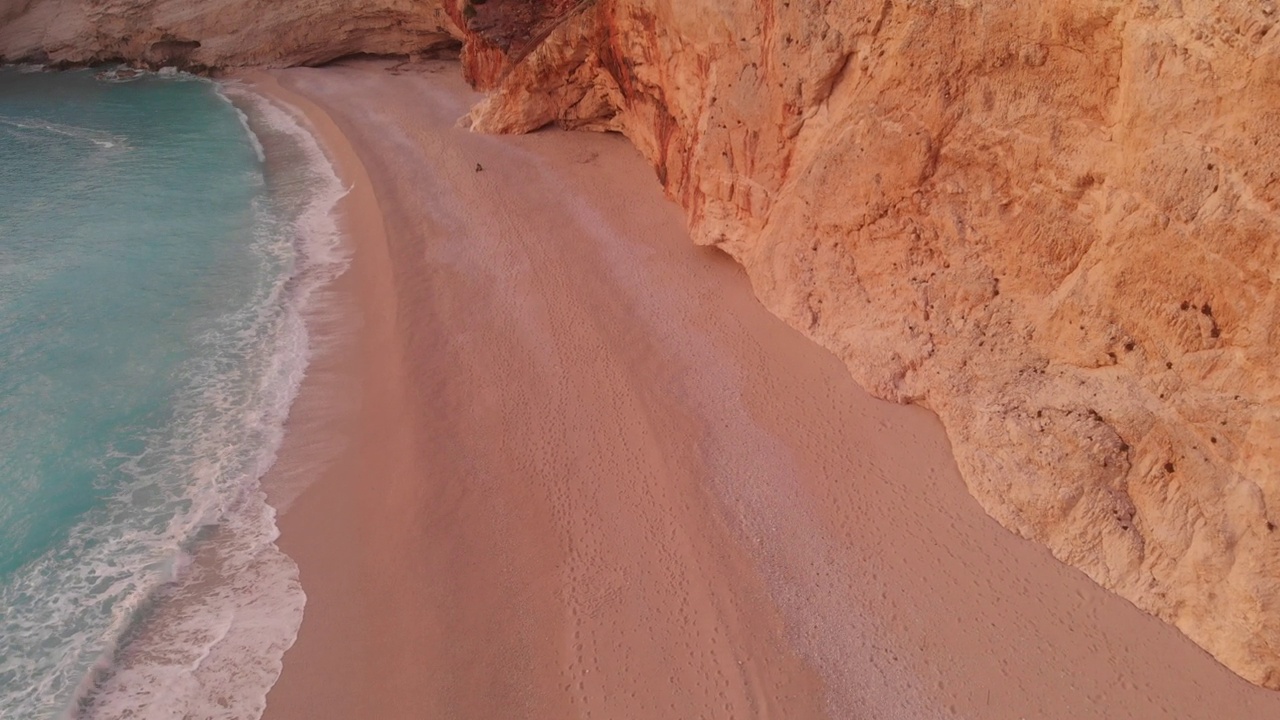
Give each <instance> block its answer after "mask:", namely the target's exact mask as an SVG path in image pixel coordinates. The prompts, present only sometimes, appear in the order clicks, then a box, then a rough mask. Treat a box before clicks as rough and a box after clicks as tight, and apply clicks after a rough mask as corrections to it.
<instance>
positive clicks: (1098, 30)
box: [0, 0, 1280, 688]
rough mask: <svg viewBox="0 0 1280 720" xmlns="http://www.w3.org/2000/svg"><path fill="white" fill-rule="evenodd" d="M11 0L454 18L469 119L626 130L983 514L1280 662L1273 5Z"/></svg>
mask: <svg viewBox="0 0 1280 720" xmlns="http://www.w3.org/2000/svg"><path fill="white" fill-rule="evenodd" d="M17 2H18V4H17V5H14V0H0V55H5V56H7V57H11V58H12V57H17V56H19V55H31V54H33V53H36V52H47V54H48V55H49V56H50V57H51V58H54V59H83V58H84V57H108V56H112V57H114V56H120V57H136V58H141V59H143V60H148V59H149V57H148V53H151V54H153V55H154V54H155V53H156V52H161V51H165V50H166V48H172V47H179V48H181V47H187V48H189V50H190V56H189V57H190V61H191V62H195V63H201V64H206V65H220V64H248V63H275V64H294V63H303V62H317V61H322V60H326V59H329V58H332V57H336V56H340V55H345V54H350V53H353V52H409V51H412V50H413V49H414V48H418V47H427V46H430V45H431V44H432V43H436V42H439V41H442V40H443V39H444V37H445V36H444V34H445V33H454V34H457V35H458V36H461V37H463V38H465V41H466V44H465V47H464V49H463V61H464V70H465V72H466V73H467V74H468V77H469V78H470V79H471V80H472V81H473V82H474V83H476V84H477V85H478V86H480V87H482V88H485V89H488V90H491V91H492V92H491V96H490V98H489V99H488V100H487V101H485V102H484V103H482V104H481V105H480V106H479V107H477V108H476V109H475V110H474V111H473V112H472V115H471V122H472V124H473V127H474V128H476V129H478V130H484V131H496V132H524V131H528V130H532V129H534V128H537V127H540V126H542V125H544V124H547V123H551V122H554V123H559V124H561V125H563V126H566V127H571V128H590V129H607V130H617V131H620V132H623V133H625V134H626V135H627V136H628V137H629V138H630V139H631V140H632V141H633V142H634V143H635V144H636V145H637V147H639V148H640V150H641V151H642V152H643V153H644V154H645V155H646V156H647V157H648V158H649V159H650V160H651V161H652V163H653V164H654V166H655V168H656V169H657V172H658V176H659V178H660V179H661V180H662V182H663V183H664V185H665V186H666V188H667V190H668V192H669V194H670V195H671V196H672V197H673V198H675V199H676V200H677V201H678V202H679V203H681V204H682V205H683V206H684V207H685V208H686V210H687V211H688V216H689V222H690V228H691V230H692V233H693V236H694V238H695V240H697V241H698V242H701V243H706V244H716V245H719V246H720V247H721V248H723V249H724V250H725V251H727V252H729V253H730V254H732V255H733V256H734V257H735V258H737V259H738V260H739V261H740V262H741V263H742V264H743V265H744V266H745V267H746V269H747V271H748V273H749V275H750V277H751V279H752V282H753V283H754V285H755V288H756V291H757V292H758V294H759V295H760V297H761V299H762V300H763V301H764V302H765V303H766V305H767V306H768V307H770V308H771V309H772V310H773V311H774V312H776V313H777V314H779V315H780V316H782V317H783V318H785V319H786V320H788V321H789V322H791V323H792V324H794V325H795V326H796V327H798V328H800V329H801V330H803V331H804V332H806V333H808V334H809V335H810V336H811V337H813V338H814V339H815V340H817V341H818V342H820V343H822V344H824V345H826V346H827V347H829V348H831V349H832V350H833V351H834V352H836V353H837V354H838V355H839V356H840V357H841V358H843V359H844V360H845V362H846V363H847V364H848V366H849V367H850V369H851V370H852V372H853V373H854V375H855V376H856V377H857V378H858V380H859V381H860V382H861V383H862V384H863V385H864V386H865V387H867V388H868V389H869V390H870V391H872V392H873V393H876V394H878V395H880V396H882V397H886V398H890V399H893V400H897V401H900V402H917V403H921V404H923V405H926V406H928V407H930V408H932V409H933V410H935V411H936V412H937V413H938V414H939V415H940V416H941V417H942V420H943V422H944V423H945V424H946V427H947V429H948V431H949V433H950V435H951V438H952V441H953V443H954V446H955V452H956V457H957V460H958V462H959V465H960V468H961V471H962V472H963V474H964V476H965V478H966V481H967V482H968V484H969V487H970V489H971V490H972V492H973V494H974V495H975V496H976V497H977V498H978V500H979V501H980V502H981V503H982V504H983V506H984V507H985V508H986V509H987V510H988V511H989V512H990V513H991V514H992V515H993V516H994V517H996V518H997V519H998V520H999V521H1000V522H1002V523H1003V524H1005V525H1006V526H1007V527H1009V528H1011V529H1013V530H1015V531H1016V532H1018V533H1021V534H1022V535H1024V536H1026V537H1029V538H1032V539H1034V540H1037V541H1040V542H1043V543H1045V544H1046V545H1047V546H1048V547H1049V548H1050V549H1051V550H1052V551H1053V553H1054V554H1055V555H1056V556H1057V557H1059V558H1060V559H1062V560H1063V561H1064V562H1067V563H1070V564H1072V565H1075V566H1076V567H1079V568H1081V569H1082V570H1084V571H1085V572H1087V573H1089V574H1090V575H1091V576H1092V577H1093V578H1095V579H1096V580H1097V581H1098V582H1099V583H1101V584H1103V585H1105V586H1107V587H1109V588H1112V589H1114V590H1115V591H1116V592H1118V593H1120V594H1121V595H1123V596H1124V597H1127V598H1129V599H1130V600H1132V601H1133V602H1135V603H1136V604H1138V605H1139V606H1141V607H1143V608H1145V609H1147V610H1148V611H1150V612H1152V613H1154V614H1156V615H1158V616H1160V617H1162V618H1164V619H1166V620H1168V621H1169V622H1172V623H1174V624H1175V625H1177V626H1178V627H1179V628H1181V629H1182V630H1183V631H1184V632H1186V633H1187V634H1188V635H1189V636H1190V637H1191V638H1192V639H1194V640H1195V641H1196V642H1198V643H1199V644H1201V645H1202V646H1203V647H1205V648H1207V649H1208V650H1209V651H1211V652H1212V653H1214V655H1216V656H1217V657H1218V658H1219V659H1220V660H1221V661H1222V662H1224V663H1225V664H1226V665H1228V666H1229V667H1231V668H1233V669H1234V670H1236V671H1237V672H1239V673H1241V674H1242V675H1244V676H1245V677H1247V678H1249V679H1250V680H1253V681H1254V682H1257V683H1261V684H1264V685H1267V686H1269V687H1273V688H1280V529H1277V525H1278V524H1280V497H1278V493H1280V470H1277V462H1280V398H1278V397H1277V395H1278V394H1280V376H1278V372H1277V365H1276V362H1275V360H1274V358H1275V357H1276V356H1277V353H1278V351H1280V347H1278V345H1280V292H1278V291H1280V287H1278V285H1277V280H1278V279H1280V258H1278V257H1277V255H1278V254H1280V214H1278V212H1277V211H1278V210H1280V134H1277V133H1276V128H1277V127H1280V31H1277V30H1275V29H1274V23H1275V22H1276V18H1277V13H1276V8H1275V4H1274V3H1273V2H1272V0H1261V1H1259V2H1253V1H1251V2H1238V1H1230V0H1135V1H1133V2H1121V1H1120V0H1079V1H1077V2H1067V1H1066V0H1050V1H1048V2H1043V3H1020V2H1014V1H1013V0H1005V1H999V0H996V1H993V2H976V1H974V0H842V1H840V2H837V1H835V0H811V1H810V2H787V1H785V0H594V1H593V0H585V1H584V2H577V1H575V0H556V1H555V2H534V1H533V0H487V2H476V1H475V0H459V1H458V2H457V3H456V4H455V3H454V2H453V1H452V0H445V2H446V4H445V7H444V8H443V11H442V10H441V9H440V8H439V7H437V5H436V3H435V2H431V3H411V2H396V1H395V0H367V1H366V2H362V3H354V4H349V5H343V6H341V7H336V6H332V5H331V4H329V3H324V2H312V3H302V2H300V0H295V2H293V3H269V2H266V1H265V0H218V2H216V3H209V5H211V6H218V7H219V8H227V7H231V6H234V7H235V8H238V9H237V10H236V12H248V13H255V12H256V13H257V14H256V15H253V16H254V17H263V18H264V20H263V23H262V24H261V25H260V26H254V27H249V26H243V27H242V26H238V25H237V26H231V25H218V24H217V23H218V22H219V21H215V20H214V19H212V18H213V16H212V15H209V16H207V17H205V18H204V19H203V20H201V19H199V18H192V17H189V16H188V14H184V13H182V12H180V8H181V7H182V6H183V5H184V4H187V3H186V2H185V0H79V1H78V2H73V1H72V0H17ZM6 3H7V4H6ZM304 4H305V5H306V6H307V10H306V12H305V13H300V12H299V7H300V6H301V5H304ZM6 8H8V9H6ZM129 8H132V9H129ZM290 13H293V17H292V18H291V17H290ZM300 14H301V15H308V14H309V15H310V16H311V17H313V18H314V19H313V20H312V21H309V22H307V23H305V24H300V23H298V22H297V17H298V16H299V15H300ZM55 17H56V18H58V21H57V22H56V23H55V22H53V18H55ZM64 18H69V19H66V20H64ZM107 20H110V21H111V22H113V23H116V24H114V25H112V24H110V23H108V22H107ZM64 22H68V23H72V25H68V26H67V27H63V25H62V24H63V23H64ZM76 23H78V25H76ZM90 28H91V29H90ZM211 28H212V29H211ZM264 32H265V33H266V34H265V35H264ZM264 38H266V40H265V42H264ZM192 42H199V43H200V45H199V46H198V47H195V46H191V45H190V43H192ZM157 43H160V45H157ZM164 43H187V45H185V46H180V45H179V46H173V45H164ZM157 48H158V49H157Z"/></svg>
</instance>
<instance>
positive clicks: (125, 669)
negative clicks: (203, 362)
mask: <svg viewBox="0 0 1280 720" xmlns="http://www.w3.org/2000/svg"><path fill="white" fill-rule="evenodd" d="M230 92H231V93H232V94H233V95H235V96H236V99H238V100H241V101H242V102H243V103H245V104H249V105H250V106H251V108H252V110H253V112H254V114H255V116H256V117H257V118H258V119H259V120H260V121H261V122H262V123H263V125H265V126H266V127H267V128H269V130H268V131H267V132H268V133H269V134H272V135H275V136H278V137H282V138H287V139H288V140H289V141H290V142H292V143H295V144H296V145H297V146H299V147H300V148H301V151H302V153H303V154H304V155H305V157H306V160H307V163H308V166H309V173H310V175H311V176H312V177H311V182H310V183H309V184H310V185H311V188H310V189H309V193H310V199H309V201H308V202H306V203H305V205H304V206H303V207H302V209H301V212H300V213H298V214H297V215H296V217H295V218H293V219H292V220H291V222H290V223H288V226H287V227H286V228H284V230H285V233H284V234H283V236H279V237H277V238H276V239H277V240H281V241H284V242H287V243H292V244H293V247H292V248H291V250H292V254H293V257H294V260H295V263H294V268H293V272H292V273H291V274H290V275H289V276H288V277H287V278H282V280H281V282H279V283H277V285H276V286H275V287H274V288H273V292H272V295H271V297H270V298H269V299H268V302H267V303H266V304H265V305H264V306H263V307H262V312H264V313H267V314H271V313H273V312H276V311H278V310H279V309H283V313H282V314H280V315H279V316H278V317H277V318H276V320H277V322H278V324H279V327H278V333H277V336H276V337H275V338H274V340H275V350H274V352H271V353H269V354H268V355H267V356H266V357H265V367H264V368H263V372H262V377H263V380H262V383H261V386H260V387H259V388H258V392H259V393H260V395H261V398H262V402H261V405H260V407H259V413H258V414H255V415H251V416H249V417H242V418H240V422H247V423H250V424H256V426H257V427H256V429H255V434H256V435H257V439H258V440H259V441H260V447H261V451H260V455H259V457H258V458H257V462H256V463H255V464H254V465H253V466H252V468H251V470H250V471H249V472H247V473H246V478H245V479H246V480H250V482H249V483H248V484H246V485H245V487H244V488H243V490H242V492H241V494H240V495H239V497H237V498H234V499H232V500H231V501H230V503H229V504H228V501H227V499H226V498H225V497H224V496H222V495H220V494H215V493H210V494H206V495H203V498H204V499H206V500H212V501H214V502H215V506H214V507H207V508H201V509H199V510H198V511H197V512H195V513H193V516H195V517H203V518H207V519H212V518H215V517H220V518H221V520H220V522H219V523H218V524H217V525H216V529H214V530H212V531H211V537H209V538H208V539H207V540H206V541H205V542H203V543H201V544H200V546H199V548H198V549H197V550H196V552H195V555H194V562H193V563H192V570H191V571H189V572H188V573H187V574H186V576H185V577H183V579H182V580H180V581H179V582H178V583H175V584H174V585H173V586H171V588H168V589H166V591H165V592H164V593H163V594H162V596H161V598H160V600H159V602H157V603H156V610H155V612H154V615H153V617H152V621H151V622H149V623H147V625H146V627H144V629H143V630H142V632H141V633H140V634H139V636H138V637H137V638H135V639H134V640H133V641H132V642H131V643H130V644H129V646H127V647H126V648H125V649H124V651H122V652H121V653H118V654H117V657H116V662H115V666H114V667H113V668H112V670H111V671H110V672H109V674H107V676H106V679H105V680H104V681H103V682H101V683H100V684H99V686H98V688H97V689H96V691H95V692H94V693H92V694H91V695H89V696H88V699H87V702H86V703H85V711H84V713H83V715H84V716H85V717H92V718H115V717H123V716H127V717H130V718H156V719H159V718H170V717H201V718H226V719H228V720H230V719H231V718H252V717H259V716H260V715H261V712H262V710H263V708H264V707H265V701H266V693H267V691H268V690H269V689H270V687H271V685H272V684H274V682H275V679H276V678H277V677H278V676H279V673H280V668H281V665H280V662H281V657H282V656H283V654H284V652H285V650H287V649H288V647H289V646H290V645H292V643H293V640H294V638H295V637H296V634H297V628H298V625H299V623H300V622H301V617H302V608H303V603H304V599H305V596H304V595H303V593H302V590H301V587H300V586H299V585H298V582H297V569H296V566H295V565H294V563H293V561H292V560H291V559H289V558H288V557H287V556H285V555H284V554H283V553H281V552H280V551H279V550H278V549H277V548H276V546H275V544H274V540H275V538H276V536H277V530H276V526H275V511H274V510H273V509H272V508H271V507H270V506H269V505H268V504H267V502H266V497H265V495H264V494H263V492H262V489H261V487H260V486H259V485H258V481H259V480H260V478H261V477H262V475H263V474H264V473H265V472H266V470H267V469H268V468H269V467H270V465H271V463H272V462H274V460H275V457H276V453H277V452H278V449H279V447H280V443H281V440H282V438H283V429H284V421H285V419H286V417H287V415H288V409H289V406H290V405H291V404H292V402H293V399H294V398H295V396H296V395H297V392H298V388H299V386H300V384H301V382H302V378H303V375H304V372H305V368H306V364H307V361H308V356H309V347H310V345H311V339H310V337H309V334H310V333H309V330H308V326H307V322H306V316H307V314H308V312H309V311H310V309H311V307H312V305H313V304H314V300H315V298H316V294H317V292H318V291H319V290H320V289H321V288H323V287H324V286H325V285H326V284H328V283H329V282H331V281H332V280H333V279H335V278H336V277H337V276H338V275H340V274H341V273H342V272H343V271H344V270H345V268H346V266H347V264H348V257H349V254H348V251H347V249H346V248H345V246H344V245H343V242H342V238H341V235H340V232H339V230H338V226H337V223H336V220H335V217H334V210H335V207H336V205H337V203H338V201H339V200H340V199H341V198H342V197H343V196H344V195H345V194H346V190H345V189H344V188H343V186H342V184H341V182H340V181H339V179H338V177H337V175H336V174H335V173H334V171H333V168H332V166H331V165H330V164H329V162H328V160H327V158H326V157H325V155H324V153H323V151H322V150H321V148H320V146H319V145H318V144H317V142H316V140H315V138H314V137H313V136H312V135H311V134H310V133H309V132H308V131H307V130H306V129H305V128H304V127H303V126H302V125H301V124H300V123H299V122H298V120H297V119H296V118H295V117H293V116H292V115H291V114H290V113H288V112H286V111H285V110H283V109H282V108H280V107H277V106H276V105H274V104H272V103H270V102H267V101H266V100H265V99H263V98H260V97H258V96H256V95H252V94H249V93H247V92H245V91H244V90H243V89H231V90H230ZM242 122H243V123H244V125H245V127H246V130H247V131H248V132H249V133H250V137H251V138H253V139H254V141H255V144H256V146H257V148H256V149H258V150H259V151H260V152H261V143H260V141H258V140H257V136H256V134H254V133H253V131H252V128H251V126H250V123H249V119H248V117H247V116H244V115H242ZM254 326H256V323H255V324H251V325H249V326H248V327H254ZM235 404H236V403H235V401H234V398H226V397H221V396H219V395H218V393H217V392H214V393H211V396H210V397H207V398H205V407H207V408H209V411H210V412H213V413H225V412H229V411H232V410H234V409H235ZM207 451H208V453H209V454H208V455H206V456H207V457H212V458H215V459H213V460H211V461H210V466H209V467H207V468H206V469H205V471H206V472H207V473H209V474H211V475H212V474H216V472H217V460H216V458H217V453H218V447H217V445H216V444H215V443H210V446H209V447H208V448H207ZM193 510H196V508H193ZM206 522H208V520H206Z"/></svg>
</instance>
